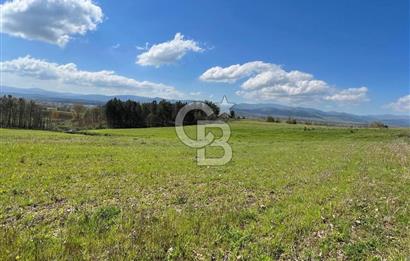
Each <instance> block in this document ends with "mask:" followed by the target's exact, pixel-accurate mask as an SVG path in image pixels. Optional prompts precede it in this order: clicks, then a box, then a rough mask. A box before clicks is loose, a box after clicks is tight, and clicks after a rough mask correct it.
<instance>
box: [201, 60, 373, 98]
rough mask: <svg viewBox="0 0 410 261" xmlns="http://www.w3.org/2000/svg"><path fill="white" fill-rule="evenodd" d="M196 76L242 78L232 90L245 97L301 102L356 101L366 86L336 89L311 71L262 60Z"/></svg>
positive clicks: (204, 78)
mask: <svg viewBox="0 0 410 261" xmlns="http://www.w3.org/2000/svg"><path fill="white" fill-rule="evenodd" d="M199 79H200V80H202V81H206V82H225V83H231V84H232V83H235V82H237V81H239V80H243V82H242V83H241V85H240V90H238V91H236V94H237V95H239V96H242V97H244V98H246V99H248V100H256V101H280V102H287V103H292V102H296V103H303V102H305V101H307V102H318V101H325V100H329V101H339V102H342V101H343V102H353V101H354V102H357V101H363V100H365V99H366V93H367V88H366V87H362V88H357V89H355V88H351V89H346V90H337V89H335V88H333V87H330V86H329V85H328V84H327V83H326V82H325V81H322V80H319V79H315V77H314V76H313V75H312V74H309V73H305V72H301V71H297V70H293V71H286V70H284V69H283V68H282V67H281V66H280V65H277V64H272V63H265V62H262V61H254V62H248V63H244V64H235V65H231V66H228V67H225V68H223V67H220V66H216V67H212V68H210V69H208V70H207V71H205V72H204V73H203V74H202V75H201V76H200V77H199Z"/></svg>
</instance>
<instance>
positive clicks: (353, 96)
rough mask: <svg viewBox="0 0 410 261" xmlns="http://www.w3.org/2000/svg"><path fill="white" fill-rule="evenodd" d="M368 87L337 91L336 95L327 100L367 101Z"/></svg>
mask: <svg viewBox="0 0 410 261" xmlns="http://www.w3.org/2000/svg"><path fill="white" fill-rule="evenodd" d="M367 91H368V89H367V88H366V87H360V88H349V89H346V90H341V91H337V92H336V93H334V94H332V95H329V96H326V97H325V100H328V101H337V102H361V101H366V100H367Z"/></svg>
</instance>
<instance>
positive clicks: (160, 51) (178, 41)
mask: <svg viewBox="0 0 410 261" xmlns="http://www.w3.org/2000/svg"><path fill="white" fill-rule="evenodd" d="M203 51H204V49H203V48H201V47H200V46H199V45H198V43H197V42H195V41H193V40H185V39H184V36H183V35H182V34H181V33H177V34H175V37H174V39H172V40H170V41H167V42H164V43H160V44H154V45H153V46H151V48H149V50H148V51H146V52H144V53H141V54H140V55H138V56H137V61H136V63H137V64H139V65H143V66H155V67H159V66H161V65H164V64H172V63H175V62H176V61H178V60H180V59H181V58H182V57H184V56H185V54H187V53H188V52H203Z"/></svg>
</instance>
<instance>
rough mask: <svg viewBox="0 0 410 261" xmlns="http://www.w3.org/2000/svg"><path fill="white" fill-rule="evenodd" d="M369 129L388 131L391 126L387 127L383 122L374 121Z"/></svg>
mask: <svg viewBox="0 0 410 261" xmlns="http://www.w3.org/2000/svg"><path fill="white" fill-rule="evenodd" d="M369 128H379V129H387V128H389V126H387V125H385V124H384V123H383V122H380V121H374V122H372V123H370V124H369Z"/></svg>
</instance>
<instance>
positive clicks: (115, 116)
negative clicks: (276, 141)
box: [0, 95, 219, 130]
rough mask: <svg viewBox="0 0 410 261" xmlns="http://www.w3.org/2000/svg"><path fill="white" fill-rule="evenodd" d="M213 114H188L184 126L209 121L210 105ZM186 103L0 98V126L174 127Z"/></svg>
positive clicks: (56, 128)
mask: <svg viewBox="0 0 410 261" xmlns="http://www.w3.org/2000/svg"><path fill="white" fill-rule="evenodd" d="M205 103H206V104H207V105H208V106H209V107H211V108H212V111H213V115H212V116H211V117H207V116H206V115H205V113H204V112H203V111H201V110H194V111H191V112H189V113H188V114H187V115H186V117H185V120H184V124H188V125H189V124H196V122H197V121H198V120H205V119H210V118H211V119H212V118H216V117H217V115H219V107H218V106H217V105H216V104H214V103H212V102H210V101H205ZM185 105H186V103H183V102H180V101H177V102H174V103H171V102H169V101H166V100H162V101H159V102H157V101H153V102H146V103H139V102H136V101H131V100H127V101H121V100H119V99H116V98H114V99H111V100H109V101H108V102H107V103H106V104H105V105H104V106H84V105H81V104H74V105H62V106H57V107H56V106H55V105H50V104H42V103H37V102H34V101H32V100H26V99H23V98H16V97H12V96H10V95H8V96H3V97H0V109H1V110H0V127H1V128H23V129H44V130H46V129H47V130H72V129H74V130H75V129H90V128H105V127H110V128H146V127H163V126H173V125H174V124H175V118H176V115H177V114H178V111H179V110H180V109H181V108H182V107H184V106H185Z"/></svg>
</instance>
